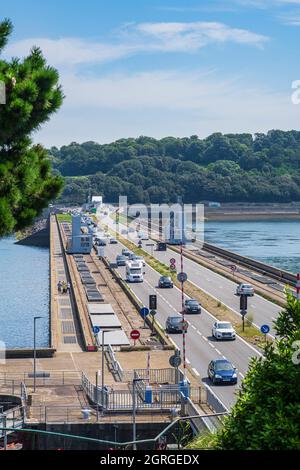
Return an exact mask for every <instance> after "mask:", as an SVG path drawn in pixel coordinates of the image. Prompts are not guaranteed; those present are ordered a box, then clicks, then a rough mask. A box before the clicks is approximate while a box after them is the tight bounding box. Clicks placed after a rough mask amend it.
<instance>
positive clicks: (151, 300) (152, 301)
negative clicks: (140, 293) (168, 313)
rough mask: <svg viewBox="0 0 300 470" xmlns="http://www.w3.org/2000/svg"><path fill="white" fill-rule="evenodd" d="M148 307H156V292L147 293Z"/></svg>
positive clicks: (153, 308)
mask: <svg viewBox="0 0 300 470" xmlns="http://www.w3.org/2000/svg"><path fill="white" fill-rule="evenodd" d="M149 308H150V310H156V309H157V295H156V294H150V295H149Z"/></svg>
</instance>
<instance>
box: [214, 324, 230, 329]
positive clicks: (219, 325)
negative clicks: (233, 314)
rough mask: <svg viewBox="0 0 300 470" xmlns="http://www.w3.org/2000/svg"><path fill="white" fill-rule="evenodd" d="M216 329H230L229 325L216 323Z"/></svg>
mask: <svg viewBox="0 0 300 470" xmlns="http://www.w3.org/2000/svg"><path fill="white" fill-rule="evenodd" d="M217 328H220V329H221V330H222V329H224V328H231V323H218V324H217Z"/></svg>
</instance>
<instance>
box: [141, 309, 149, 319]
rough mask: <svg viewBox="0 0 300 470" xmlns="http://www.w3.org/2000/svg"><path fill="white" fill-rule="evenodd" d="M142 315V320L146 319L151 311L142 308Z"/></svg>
mask: <svg viewBox="0 0 300 470" xmlns="http://www.w3.org/2000/svg"><path fill="white" fill-rule="evenodd" d="M140 314H141V317H142V318H146V316H147V315H149V309H148V308H147V307H142V308H141V310H140Z"/></svg>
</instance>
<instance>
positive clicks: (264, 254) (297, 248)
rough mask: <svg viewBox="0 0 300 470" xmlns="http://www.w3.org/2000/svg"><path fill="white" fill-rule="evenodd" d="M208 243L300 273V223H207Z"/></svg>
mask: <svg viewBox="0 0 300 470" xmlns="http://www.w3.org/2000/svg"><path fill="white" fill-rule="evenodd" d="M205 240H206V241H207V242H208V243H212V244H215V245H218V246H220V247H222V248H225V249H228V250H231V251H235V252H237V253H240V254H241V255H245V256H250V257H251V258H255V259H258V260H261V261H263V262H265V263H268V264H271V265H273V266H277V267H279V268H282V269H285V270H287V271H291V272H293V273H297V272H300V221H298V220H285V221H281V220H267V221H264V220H251V221H248V222H247V221H224V222H223V221H222V222H221V221H207V222H206V223H205Z"/></svg>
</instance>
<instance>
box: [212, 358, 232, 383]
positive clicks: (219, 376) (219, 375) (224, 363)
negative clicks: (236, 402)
mask: <svg viewBox="0 0 300 470" xmlns="http://www.w3.org/2000/svg"><path fill="white" fill-rule="evenodd" d="M207 375H208V377H209V378H210V380H211V381H212V382H213V383H214V384H221V383H229V384H233V385H235V384H236V383H237V370H236V368H235V367H234V366H233V365H232V364H231V362H230V361H228V360H227V359H217V360H215V361H211V362H210V363H209V365H208V370H207Z"/></svg>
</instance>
